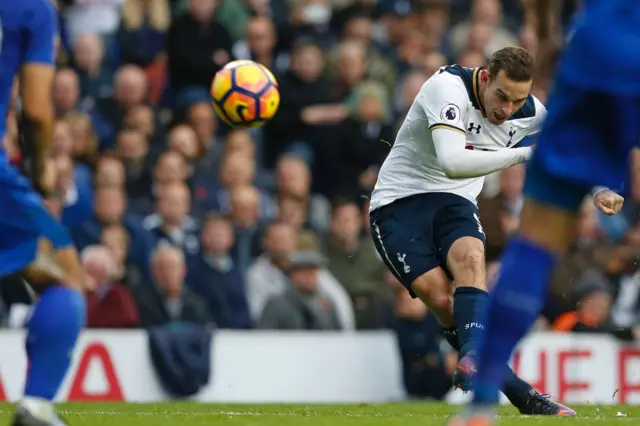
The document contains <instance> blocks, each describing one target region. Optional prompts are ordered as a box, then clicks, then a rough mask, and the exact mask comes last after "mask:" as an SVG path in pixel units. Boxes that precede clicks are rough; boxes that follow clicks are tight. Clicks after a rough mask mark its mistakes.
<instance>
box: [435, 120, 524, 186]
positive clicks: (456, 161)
mask: <svg viewBox="0 0 640 426" xmlns="http://www.w3.org/2000/svg"><path fill="white" fill-rule="evenodd" d="M431 137H432V138H433V144H434V146H435V149H436V154H437V156H438V161H439V162H440V166H441V167H442V169H443V170H444V172H445V174H446V175H447V177H448V178H451V179H465V178H474V177H480V176H486V175H488V174H490V173H493V172H497V171H499V170H503V169H506V168H507V167H511V166H515V165H516V164H520V163H524V162H525V161H527V160H528V159H529V157H530V156H531V153H532V150H531V148H530V147H524V148H511V149H501V150H498V151H470V150H468V149H466V146H467V138H466V136H465V135H464V134H462V133H460V132H458V131H455V130H448V129H445V128H437V129H433V130H432V131H431Z"/></svg>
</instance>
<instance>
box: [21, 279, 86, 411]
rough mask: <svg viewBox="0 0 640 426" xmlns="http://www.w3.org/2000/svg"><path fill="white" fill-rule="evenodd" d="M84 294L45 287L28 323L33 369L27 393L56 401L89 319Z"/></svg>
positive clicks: (31, 365) (29, 376)
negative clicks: (80, 336) (57, 393)
mask: <svg viewBox="0 0 640 426" xmlns="http://www.w3.org/2000/svg"><path fill="white" fill-rule="evenodd" d="M86 311H87V308H86V302H85V298H84V295H82V294H81V293H80V292H78V291H76V290H72V289H70V288H67V287H63V286H55V287H51V288H49V289H47V290H45V291H44V292H43V293H42V295H41V296H40V299H39V300H38V302H37V303H36V305H35V307H34V309H33V315H32V316H31V318H30V319H29V323H28V325H27V328H28V333H27V356H28V358H29V371H28V374H27V383H26V386H25V392H24V394H25V396H29V397H35V398H43V399H46V400H49V401H51V400H53V398H54V397H55V396H56V392H58V388H59V387H60V385H61V384H62V381H63V380H64V376H65V375H66V373H67V369H68V368H69V365H70V364H71V353H72V350H73V347H74V346H75V344H76V340H77V338H78V334H79V333H80V330H82V328H83V327H84V325H85V321H86Z"/></svg>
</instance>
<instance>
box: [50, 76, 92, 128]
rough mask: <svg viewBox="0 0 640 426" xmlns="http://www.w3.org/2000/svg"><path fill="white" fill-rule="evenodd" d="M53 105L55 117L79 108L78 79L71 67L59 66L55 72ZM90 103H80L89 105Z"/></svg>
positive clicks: (60, 116)
mask: <svg viewBox="0 0 640 426" xmlns="http://www.w3.org/2000/svg"><path fill="white" fill-rule="evenodd" d="M52 96H53V107H54V108H55V111H56V117H58V118H62V117H64V116H65V115H66V114H68V113H70V112H74V111H77V110H78V109H79V108H81V103H80V80H79V78H78V74H77V73H76V72H75V71H74V70H73V69H72V68H61V69H59V70H58V72H56V77H55V80H54V82H53V94H52ZM89 106H90V105H84V104H83V105H82V107H87V108H88V107H89Z"/></svg>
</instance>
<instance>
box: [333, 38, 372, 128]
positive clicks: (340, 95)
mask: <svg viewBox="0 0 640 426" xmlns="http://www.w3.org/2000/svg"><path fill="white" fill-rule="evenodd" d="M366 60H367V50H366V48H365V46H364V45H363V44H362V43H360V42H357V41H345V42H342V43H341V44H340V45H339V46H338V53H337V63H336V74H335V76H334V78H333V87H332V95H333V96H334V97H335V99H337V100H339V101H341V102H343V101H345V100H346V99H347V98H348V97H349V95H351V94H352V93H353V90H354V89H355V88H356V87H357V86H358V85H359V84H360V83H362V82H363V81H364V79H365V78H366V77H368V76H367V68H366ZM344 118H346V117H344V116H336V117H335V118H333V119H324V120H323V121H322V122H323V123H325V124H335V123H339V122H340V121H342V119H344Z"/></svg>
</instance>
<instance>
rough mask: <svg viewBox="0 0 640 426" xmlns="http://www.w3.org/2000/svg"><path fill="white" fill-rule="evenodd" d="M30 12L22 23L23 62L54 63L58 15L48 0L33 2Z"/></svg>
mask: <svg viewBox="0 0 640 426" xmlns="http://www.w3.org/2000/svg"><path fill="white" fill-rule="evenodd" d="M34 3H35V5H34V7H33V10H32V13H30V14H29V15H28V17H26V22H25V23H24V26H25V30H26V31H25V32H26V46H25V56H24V61H23V62H24V63H30V62H36V63H43V64H50V65H55V57H56V53H55V51H56V48H55V44H56V37H57V35H58V15H57V11H56V8H55V6H54V4H53V2H51V1H50V0H38V1H36V2H34Z"/></svg>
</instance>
